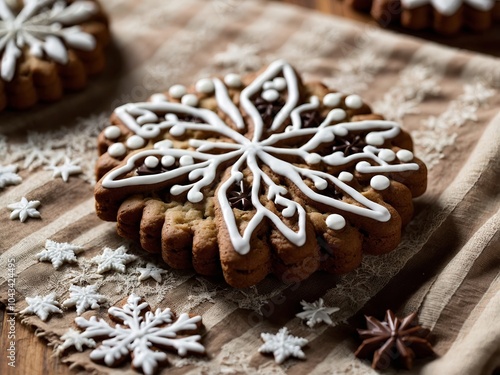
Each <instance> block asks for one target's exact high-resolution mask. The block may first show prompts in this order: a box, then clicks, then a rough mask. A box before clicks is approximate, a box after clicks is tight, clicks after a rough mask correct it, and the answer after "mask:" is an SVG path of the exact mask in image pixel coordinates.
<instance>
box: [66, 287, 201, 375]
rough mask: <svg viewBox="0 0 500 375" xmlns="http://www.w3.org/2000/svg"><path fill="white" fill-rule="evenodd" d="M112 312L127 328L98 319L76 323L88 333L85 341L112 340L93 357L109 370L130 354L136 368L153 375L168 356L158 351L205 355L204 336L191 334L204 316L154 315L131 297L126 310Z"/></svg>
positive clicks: (135, 296)
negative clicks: (166, 350) (201, 341)
mask: <svg viewBox="0 0 500 375" xmlns="http://www.w3.org/2000/svg"><path fill="white" fill-rule="evenodd" d="M108 312H109V315H110V317H111V318H112V319H113V320H114V321H118V322H120V323H122V324H123V325H122V324H116V325H114V326H111V325H110V324H108V323H107V322H106V321H105V320H102V319H96V317H94V316H93V317H91V318H90V319H89V320H87V319H85V318H82V317H78V318H76V319H75V322H76V324H77V325H78V326H79V327H80V328H83V329H84V332H83V333H82V336H83V337H85V338H100V337H109V339H107V340H104V341H103V342H102V344H101V346H99V347H98V348H97V349H95V350H93V351H92V352H91V353H90V358H91V359H92V360H94V361H103V362H104V363H105V364H106V365H107V366H113V365H116V364H117V363H119V362H121V361H122V360H124V359H126V358H127V357H128V356H129V354H130V355H131V357H132V366H134V367H136V368H139V369H141V370H142V372H143V373H144V374H146V375H150V374H153V373H154V372H155V371H156V369H157V368H158V365H159V364H160V363H164V362H165V361H166V360H167V355H166V354H165V353H164V352H160V351H157V350H156V349H159V348H165V349H170V350H172V349H173V350H175V351H177V354H178V355H180V356H185V355H186V354H187V353H188V352H193V353H204V352H205V348H204V347H203V345H201V344H200V343H199V341H200V339H201V336H200V335H195V334H191V333H190V331H191V332H192V331H195V330H197V329H198V323H200V322H201V316H194V317H190V316H189V315H188V314H181V315H180V316H179V317H178V318H177V319H175V318H174V315H173V314H172V312H171V311H170V309H169V308H166V309H164V310H162V309H157V310H156V311H155V312H154V313H153V312H151V311H150V309H149V305H148V303H147V302H144V301H143V300H142V299H141V297H139V296H137V295H135V294H132V295H131V296H130V297H128V299H127V302H126V304H125V305H124V306H123V307H121V308H119V307H111V308H110V309H109V310H108ZM153 348H154V349H153Z"/></svg>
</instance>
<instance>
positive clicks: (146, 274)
mask: <svg viewBox="0 0 500 375" xmlns="http://www.w3.org/2000/svg"><path fill="white" fill-rule="evenodd" d="M137 271H139V272H140V273H141V274H140V275H139V281H144V280H147V279H149V278H152V279H154V280H155V281H156V282H158V283H161V275H163V274H164V273H166V272H167V271H166V270H164V269H163V268H160V267H156V266H155V265H154V264H153V263H148V264H146V267H137Z"/></svg>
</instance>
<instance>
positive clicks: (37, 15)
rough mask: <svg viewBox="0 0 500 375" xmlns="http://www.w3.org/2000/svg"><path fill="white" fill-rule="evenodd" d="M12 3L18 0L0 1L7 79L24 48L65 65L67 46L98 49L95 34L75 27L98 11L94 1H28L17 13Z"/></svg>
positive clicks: (1, 42)
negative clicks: (13, 0)
mask: <svg viewBox="0 0 500 375" xmlns="http://www.w3.org/2000/svg"><path fill="white" fill-rule="evenodd" d="M13 3H14V4H15V3H17V2H12V1H7V0H0V54H2V53H3V57H2V58H1V69H0V72H1V77H2V78H3V79H4V80H5V81H11V80H12V78H13V77H14V73H15V70H16V62H17V60H18V59H19V58H20V57H21V56H22V54H23V51H24V50H26V51H29V54H30V55H31V56H35V57H38V58H43V57H48V58H49V59H51V60H53V61H55V62H58V63H60V64H66V63H67V62H68V51H67V48H68V47H71V48H77V49H81V50H86V51H90V50H92V49H94V48H95V46H96V41H95V39H94V37H93V36H92V35H90V34H88V33H85V32H83V31H82V29H81V28H80V27H79V26H74V25H75V24H77V23H79V22H82V21H85V20H87V19H89V18H90V16H91V15H92V14H94V13H95V12H96V11H97V7H96V4H95V3H94V2H92V1H74V2H71V3H68V2H67V1H65V0H25V1H24V5H23V6H22V8H21V9H20V10H19V12H18V13H16V12H17V9H14V7H13V6H12V5H11V4H13ZM0 56H1V55H0Z"/></svg>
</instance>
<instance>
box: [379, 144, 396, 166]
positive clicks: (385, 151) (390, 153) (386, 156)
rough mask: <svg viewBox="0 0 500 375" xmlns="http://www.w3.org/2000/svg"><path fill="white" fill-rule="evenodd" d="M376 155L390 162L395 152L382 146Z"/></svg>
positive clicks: (394, 157)
mask: <svg viewBox="0 0 500 375" xmlns="http://www.w3.org/2000/svg"><path fill="white" fill-rule="evenodd" d="M378 157H379V158H380V159H382V160H383V161H386V162H389V163H390V162H391V161H394V159H396V154H395V153H394V151H392V150H389V149H388V148H384V149H382V150H380V151H379V153H378Z"/></svg>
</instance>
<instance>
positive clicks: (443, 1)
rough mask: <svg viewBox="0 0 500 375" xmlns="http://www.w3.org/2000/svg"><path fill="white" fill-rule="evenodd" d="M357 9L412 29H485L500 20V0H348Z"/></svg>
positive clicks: (449, 30)
mask: <svg viewBox="0 0 500 375" xmlns="http://www.w3.org/2000/svg"><path fill="white" fill-rule="evenodd" d="M348 2H349V3H350V4H351V5H352V6H353V7H354V8H355V9H358V10H370V9H371V14H372V15H373V17H374V18H376V19H377V20H378V21H380V22H381V23H382V24H389V23H391V22H397V21H400V22H401V24H402V25H403V26H405V27H408V28H410V29H413V30H421V29H427V28H434V29H435V30H436V31H438V32H439V33H441V34H454V33H456V32H458V31H459V30H460V29H461V28H462V27H463V26H466V27H467V28H469V29H471V30H474V31H483V30H486V29H488V28H490V27H491V25H492V24H493V23H494V22H500V0H348Z"/></svg>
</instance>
